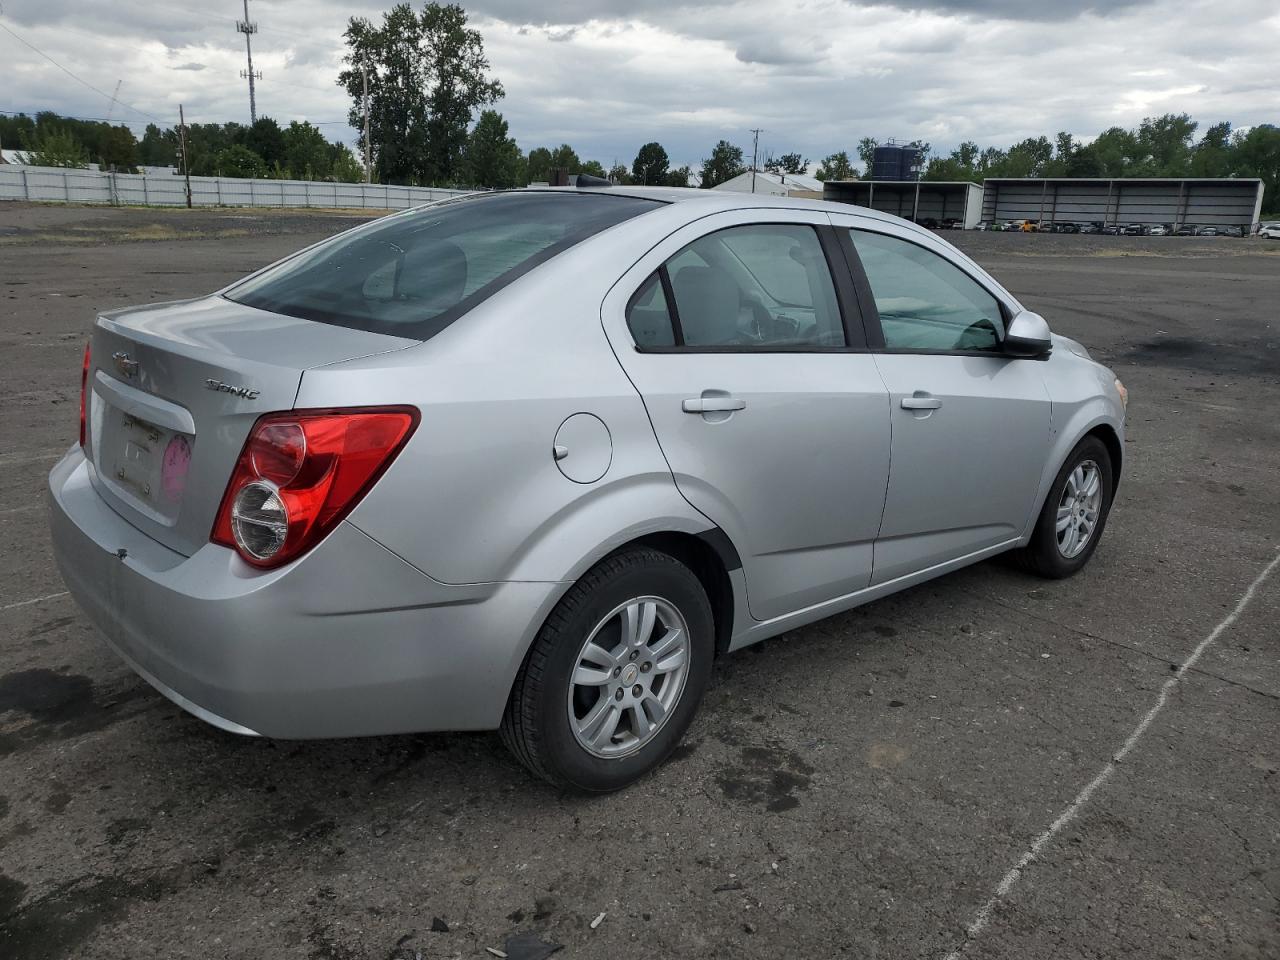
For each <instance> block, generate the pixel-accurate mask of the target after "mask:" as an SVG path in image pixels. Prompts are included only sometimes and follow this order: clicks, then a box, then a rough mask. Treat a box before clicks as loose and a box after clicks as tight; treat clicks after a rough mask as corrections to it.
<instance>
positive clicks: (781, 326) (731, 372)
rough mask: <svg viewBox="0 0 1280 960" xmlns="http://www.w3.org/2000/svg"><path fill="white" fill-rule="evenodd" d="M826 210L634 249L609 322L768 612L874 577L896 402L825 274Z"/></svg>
mask: <svg viewBox="0 0 1280 960" xmlns="http://www.w3.org/2000/svg"><path fill="white" fill-rule="evenodd" d="M833 259H834V261H835V262H837V263H839V264H840V265H841V266H842V267H843V263H844V261H843V258H842V256H841V253H840V250H839V249H838V247H836V245H835V243H834V235H833V233H832V232H831V231H830V229H829V225H828V222H827V220H826V218H825V217H822V216H821V215H813V214H806V213H797V212H792V211H778V210H753V211H736V212H734V213H731V214H721V215H717V216H713V217H708V218H706V219H704V220H701V221H699V222H698V223H697V224H695V225H691V226H689V227H685V228H683V229H682V230H680V231H678V232H677V233H676V234H674V235H673V236H672V237H670V238H668V239H667V241H665V242H664V243H662V244H659V245H658V246H657V247H656V248H654V250H652V251H650V253H649V254H648V255H647V256H646V257H645V258H644V259H642V260H641V261H640V262H639V263H638V264H637V265H636V267H635V268H634V269H633V270H632V271H631V272H630V273H629V274H628V275H627V276H626V277H624V278H623V281H622V282H620V283H619V284H618V285H617V286H616V287H615V288H614V290H613V292H612V293H611V294H610V296H609V298H608V299H607V300H606V302H605V305H604V313H603V319H604V325H605V329H606V332H607V333H608V335H609V337H610V340H611V342H612V343H613V345H614V350H615V352H616V353H617V355H618V358H619V360H620V361H621V363H622V365H623V367H624V368H625V369H626V371H627V374H628V375H629V376H630V378H631V380H632V382H633V383H635V385H636V387H637V389H638V390H639V391H640V394H641V396H642V397H643V398H644V402H645V406H646V408H647V409H648V412H649V416H650V419H651V420H652V422H653V427H654V430H655V432H656V435H657V438H658V441H659V443H660V445H661V447H662V450H663V453H664V454H665V455H666V458H667V462H668V463H669V465H670V467H671V471H672V474H673V476H674V477H675V482H676V484H677V486H678V487H679V489H680V492H681V494H682V495H683V496H684V497H685V498H686V499H687V500H688V501H689V502H690V503H691V504H693V506H694V507H696V508H697V509H698V510H699V511H700V512H701V513H703V514H704V515H705V516H706V517H707V518H708V519H709V520H711V521H712V522H713V523H715V524H716V525H717V526H719V527H720V528H721V529H722V530H724V532H725V533H726V534H727V535H728V536H729V538H730V539H731V540H732V541H733V543H734V545H735V546H736V547H737V549H738V552H739V554H740V555H741V557H742V561H743V568H744V573H745V575H746V581H747V601H748V606H749V608H750V610H751V613H752V616H754V617H755V618H756V619H758V620H768V619H772V618H774V617H778V616H782V615H784V614H787V613H791V612H793V611H796V610H800V609H803V608H804V607H807V606H811V605H813V604H816V603H821V602H823V601H825V600H830V599H832V598H834V597H838V596H842V595H844V594H848V593H852V592H854V591H856V590H859V589H862V588H863V587H866V586H867V585H868V583H869V582H870V580H871V570H872V566H871V563H872V549H873V543H874V540H875V536H876V533H877V531H878V529H879V526H880V514H881V510H882V507H883V504H884V493H885V484H886V480H887V476H888V468H889V408H888V396H887V393H886V391H885V387H884V383H883V382H882V381H881V379H880V375H879V373H878V372H877V370H876V367H875V361H874V359H873V358H872V357H871V356H870V355H869V354H868V353H866V352H854V350H855V348H861V347H862V346H863V345H862V344H861V343H853V344H851V343H850V338H860V337H861V336H862V327H861V324H860V323H859V322H858V321H857V319H856V317H854V318H851V320H852V322H850V323H846V320H845V317H846V314H847V313H848V311H849V310H856V305H854V304H851V303H845V302H844V300H845V298H843V297H842V296H841V295H840V294H838V293H837V290H836V286H835V284H834V283H833V277H832V273H831V270H830V263H831V262H832V260H833Z"/></svg>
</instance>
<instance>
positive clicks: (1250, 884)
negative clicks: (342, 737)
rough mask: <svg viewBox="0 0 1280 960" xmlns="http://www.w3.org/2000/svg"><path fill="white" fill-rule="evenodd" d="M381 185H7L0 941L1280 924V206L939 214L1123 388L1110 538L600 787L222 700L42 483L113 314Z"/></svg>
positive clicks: (777, 944)
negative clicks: (198, 193) (123, 614)
mask: <svg viewBox="0 0 1280 960" xmlns="http://www.w3.org/2000/svg"><path fill="white" fill-rule="evenodd" d="M359 216H360V215H358V214H351V213H341V212H321V213H316V212H309V213H305V214H304V213H287V212H279V213H277V212H274V211H266V212H264V211H256V210H255V211H194V212H189V211H185V210H182V211H157V210H119V209H104V208H94V209H86V208H75V207H55V206H48V207H40V206H34V205H19V204H5V205H2V206H0V304H2V305H0V356H3V357H4V358H5V361H6V364H7V367H8V369H9V373H8V374H7V375H6V378H5V383H4V392H3V398H4V403H3V404H2V405H0V527H2V528H3V531H4V539H3V542H4V544H5V546H6V547H7V549H6V550H5V551H4V553H3V558H2V559H0V957H3V958H6V960H9V958H13V960H28V958H32V960H34V958H46V957H49V958H52V957H80V956H92V957H94V958H97V960H110V958H131V960H132V958H150V957H165V958H173V957H192V958H211V957H228V958H245V960H248V958H261V957H265V956H271V957H276V958H293V957H300V958H321V960H324V958H329V960H353V958H379V960H386V958H391V960H395V958H416V957H418V956H419V955H420V956H421V957H424V958H446V957H481V958H488V957H489V956H491V954H489V953H486V952H485V948H486V947H494V948H500V949H507V950H508V952H509V954H510V956H511V957H512V958H520V957H524V958H527V957H530V956H540V955H542V954H540V953H538V952H536V951H533V952H531V951H530V950H528V949H526V948H525V947H522V946H521V941H520V940H518V939H515V940H510V941H509V939H508V938H509V937H512V936H513V935H516V934H527V935H531V936H532V937H534V938H535V939H537V940H540V941H545V942H550V943H556V944H562V945H563V950H562V951H561V952H560V953H559V954H557V956H558V957H582V958H599V957H617V958H624V957H625V958H631V957H637V958H642V957H643V958H649V957H653V958H659V957H677V956H678V957H699V958H702V957H717V958H777V957H823V958H825V957H832V956H849V957H856V958H859V960H873V958H894V960H897V958H916V957H920V958H937V960H942V958H943V957H946V956H948V955H949V954H951V953H952V951H957V950H958V951H961V953H962V955H963V956H964V957H966V958H975V957H983V958H996V957H999V958H1009V960H1026V958H1029V957H1037V958H1039V957H1071V958H1075V957H1119V956H1134V957H1141V958H1144V960H1148V958H1157V957H1170V958H1192V957H1195V958H1200V957H1203V958H1215V960H1216V958H1223V957H1230V958H1236V960H1246V958H1249V960H1263V958H1275V957H1277V956H1280V776H1278V775H1277V773H1278V771H1280V630H1277V624H1278V623H1280V571H1278V572H1277V574H1276V575H1275V576H1273V577H1271V578H1270V579H1267V580H1265V581H1263V582H1262V583H1261V584H1260V585H1259V586H1258V587H1257V588H1256V591H1255V592H1254V594H1253V595H1252V599H1251V600H1250V602H1249V603H1248V604H1247V605H1246V606H1244V607H1243V609H1242V610H1241V612H1240V613H1239V615H1238V617H1237V618H1236V619H1234V620H1233V621H1231V622H1230V623H1229V624H1228V625H1227V626H1226V627H1225V628H1224V629H1222V630H1220V631H1218V632H1217V634H1216V635H1214V631H1215V628H1216V627H1218V625H1220V624H1221V623H1223V621H1224V618H1228V617H1229V615H1230V614H1232V612H1233V610H1234V609H1236V607H1237V601H1238V600H1239V599H1240V598H1241V597H1242V595H1243V594H1244V593H1245V591H1246V588H1248V586H1249V585H1250V584H1251V583H1252V582H1254V581H1255V579H1256V578H1258V577H1259V575H1260V574H1261V573H1262V571H1263V570H1264V568H1265V567H1266V566H1267V564H1268V563H1269V562H1270V561H1271V560H1272V558H1274V557H1275V556H1276V553H1277V550H1278V549H1280V499H1278V498H1277V497H1276V496H1275V485H1276V478H1277V476H1280V423H1278V422H1277V420H1276V418H1275V417H1273V416H1271V415H1270V413H1271V412H1272V411H1275V410H1276V409H1280V355H1278V340H1280V338H1278V336H1277V330H1276V325H1277V322H1280V321H1278V314H1277V309H1276V305H1277V303H1278V302H1280V258H1277V256H1276V253H1277V252H1280V244H1275V245H1272V246H1270V247H1268V246H1266V245H1265V243H1264V242H1262V241H1257V240H1233V239H1225V238H1224V239H1204V240H1199V239H1184V238H1123V237H1122V238H1117V237H1076V236H1036V235H1027V236H1023V235H1011V234H978V233H967V234H958V233H957V234H948V235H946V236H947V239H950V240H952V241H953V242H957V243H958V244H959V245H960V246H961V247H963V248H965V249H966V250H968V251H969V252H970V253H971V254H972V255H973V256H975V257H976V258H977V259H978V260H979V261H980V262H982V263H983V264H984V265H985V266H986V267H987V268H988V269H990V270H991V271H992V272H993V273H994V274H995V275H996V276H997V277H998V278H1000V279H1001V281H1002V282H1003V283H1005V284H1006V285H1007V286H1008V287H1009V288H1010V289H1012V290H1013V291H1014V292H1015V293H1016V294H1017V295H1018V296H1019V297H1020V298H1022V299H1023V300H1024V301H1025V302H1026V303H1027V305H1028V306H1030V307H1031V308H1033V309H1036V310H1039V311H1041V312H1042V313H1044V315H1045V316H1046V317H1047V318H1048V319H1049V321H1050V323H1051V325H1052V326H1053V327H1054V328H1055V329H1056V330H1059V331H1060V332H1063V333H1066V334H1068V335H1070V336H1073V337H1076V338H1077V339H1079V340H1081V341H1083V342H1084V343H1085V344H1087V345H1088V346H1089V347H1090V348H1091V349H1092V350H1093V351H1094V353H1095V356H1097V357H1098V358H1099V359H1101V360H1102V361H1104V362H1106V363H1108V364H1110V365H1112V366H1113V367H1114V368H1115V369H1116V371H1117V373H1118V374H1119V375H1120V376H1121V377H1122V378H1123V379H1124V380H1125V382H1126V383H1127V384H1128V386H1129V389H1130V391H1131V395H1132V398H1133V399H1132V403H1131V406H1130V423H1129V437H1128V439H1129V444H1128V450H1127V460H1126V464H1125V478H1124V482H1123V484H1122V486H1121V490H1120V495H1119V499H1118V502H1117V504H1116V507H1115V511H1114V513H1113V515H1112V518H1111V521H1110V523H1109V525H1108V528H1107V534H1106V538H1105V540H1104V541H1103V543H1102V544H1101V546H1100V549H1099V551H1098V553H1097V555H1096V556H1095V558H1094V560H1093V562H1092V563H1091V564H1090V566H1089V567H1088V568H1087V569H1086V570H1085V571H1084V572H1083V573H1082V574H1081V575H1079V576H1077V577H1076V578H1074V579H1072V580H1070V581H1065V582H1054V583H1050V582H1045V581H1041V580H1036V579H1032V578H1029V577H1027V576H1025V575H1023V574H1021V573H1018V572H1016V571H1014V570H1012V569H1010V568H1009V567H1007V566H1005V565H1003V564H1001V563H984V564H980V565H978V566H975V567H972V568H969V569H967V570H965V571H962V572H960V573H957V574H953V575H951V576H949V577H946V578H943V579H940V580H937V581H934V582H932V583H930V584H927V585H925V586H922V587H918V588H916V589H914V590H911V591H909V592H907V593H904V594H900V595H898V596H896V597H892V598H889V599H886V600H882V601H879V602H876V603H874V604H871V605H868V606H866V607H863V608H860V609H858V610H856V611H853V612H850V613H847V614H844V615H841V616H838V617H834V618H832V619H829V620H826V621H823V622H821V623H818V624H815V625H813V626H811V627H808V628H805V629H802V630H798V631H795V632H793V633H791V634H788V635H786V636H783V637H779V638H777V639H775V640H771V641H768V642H766V643H765V644H762V645H760V646H758V647H755V648H752V649H750V650H747V651H744V652H742V653H740V654H737V655H735V656H732V657H728V658H725V659H724V660H722V661H721V662H720V663H719V664H718V665H717V668H716V670H715V675H714V680H713V686H712V689H711V690H710V692H709V694H708V696H707V698H706V701H705V703H704V705H703V708H702V711H701V714H700V717H699V719H698V720H697V721H695V723H694V726H693V729H692V731H691V732H690V735H689V737H688V739H687V741H686V743H685V744H684V745H683V746H682V747H681V748H680V750H679V752H678V754H677V755H676V757H675V758H674V759H673V760H672V761H671V762H670V763H668V764H667V765H665V766H664V767H663V768H662V769H661V770H659V771H658V772H657V773H656V774H655V775H654V776H651V777H649V778H648V779H646V780H645V781H643V782H642V783H640V784H639V785H637V786H636V787H634V788H633V789H631V790H628V791H626V792H624V793H621V794H617V795H614V796H608V797H601V798H592V799H583V798H580V797H576V796H565V795H561V794H559V793H557V792H555V791H554V790H552V789H550V788H548V787H546V786H544V785H542V784H540V783H537V782H534V781H532V780H531V779H529V777H527V776H526V775H525V774H524V772H523V771H522V770H521V769H520V768H519V767H517V766H516V765H515V763H514V762H513V761H512V760H511V759H510V758H509V757H508V756H507V755H506V754H505V752H504V751H503V750H502V748H501V746H500V745H499V744H498V743H497V740H496V737H494V736H491V735H452V736H443V735H423V736H404V737H387V738H377V739H368V740H346V741H332V742H313V743H288V742H272V741H260V740H258V741H255V740H243V739H238V738H235V737H232V736H230V735H227V734H223V733H221V732H219V731H217V730H214V729H212V728H210V727H208V726H205V725H204V724H202V723H200V722H199V721H197V720H194V719H192V718H191V717H188V716H187V715H185V714H183V713H182V712H181V711H179V710H177V709H176V708H175V707H173V706H172V705H171V704H170V703H169V702H168V701H167V700H164V699H163V698H162V697H160V696H159V695H158V694H156V693H154V692H153V691H152V690H151V689H150V688H149V687H148V686H147V685H146V684H144V683H143V682H142V681H140V680H138V679H137V678H136V677H135V676H134V675H133V674H132V673H131V672H130V671H129V670H128V669H127V668H125V667H124V666H123V665H122V664H121V663H120V662H119V661H118V660H117V659H116V658H115V657H114V655H113V654H111V652H110V651H109V650H108V649H107V648H106V647H105V646H104V645H103V643H102V642H101V641H100V640H99V639H98V638H97V636H96V635H95V633H94V631H93V629H92V628H91V627H90V626H89V625H88V623H87V622H86V621H85V619H84V618H83V617H82V616H81V615H80V613H79V611H78V610H77V608H76V606H75V604H74V603H73V602H72V601H71V600H70V599H69V598H68V597H67V596H66V595H65V594H64V593H63V590H64V588H63V586H62V583H61V581H60V579H59V577H58V574H57V572H56V570H55V569H54V566H53V562H52V558H51V555H50V547H49V542H48V536H47V533H46V520H45V507H44V504H43V490H44V483H45V475H46V473H47V472H48V469H49V467H50V466H51V465H52V463H53V461H54V460H55V459H56V458H57V457H58V456H59V455H60V453H61V451H62V450H63V449H65V448H66V446H67V445H68V444H70V443H71V442H73V440H74V437H75V433H76V403H77V395H78V388H79V382H78V377H79V363H80V353H81V349H82V345H83V341H84V337H85V333H86V330H87V328H88V327H89V325H90V323H91V322H92V319H93V316H94V314H95V311H97V310H101V309H106V308H109V307H114V306H120V305H124V304H130V303H139V302H144V301H148V300H160V299H169V298H174V297H180V296H190V295H194V294H199V293H202V292H205V291H208V290H211V289H214V288H215V287H217V286H220V285H222V284H223V283H225V282H227V281H229V280H231V279H233V278H235V277H236V276H238V275H241V274H243V273H246V272H248V271H249V270H251V269H253V268H255V267H257V266H259V265H261V264H263V263H265V262H267V261H270V260H272V259H274V258H276V257H278V256H281V255H283V254H285V253H287V252H289V251H291V250H294V249H296V248H298V247H299V246H301V245H303V244H305V243H308V242H310V241H312V240H314V239H319V238H320V237H322V236H324V235H326V234H328V233H330V232H332V231H334V230H336V229H340V228H342V227H344V226H348V225H350V224H352V223H354V222H356V219H358V217H359ZM179 628H180V625H179ZM1211 635H1214V636H1213V642H1212V643H1211V644H1210V645H1208V646H1207V647H1206V648H1205V649H1204V652H1203V656H1202V657H1201V658H1200V659H1199V660H1198V662H1197V663H1196V664H1195V665H1194V667H1192V668H1190V669H1187V670H1186V671H1184V672H1183V673H1181V674H1177V673H1175V671H1176V670H1177V668H1178V666H1179V665H1180V664H1182V663H1184V662H1185V661H1186V660H1187V658H1188V657H1189V655H1191V654H1192V652H1193V651H1194V650H1195V649H1196V648H1197V646H1198V645H1199V644H1201V642H1202V641H1204V640H1205V639H1206V638H1208V637H1210V636H1211ZM1175 676H1177V677H1178V678H1179V679H1178V682H1176V683H1175V684H1174V685H1173V686H1172V687H1171V688H1170V689H1168V690H1167V691H1166V690H1165V685H1166V681H1168V680H1169V679H1170V678H1171V677H1175ZM1162 691H1165V693H1164V694H1162ZM1162 695H1164V696H1166V698H1167V699H1166V700H1165V701H1164V702H1165V705H1164V707H1163V709H1162V710H1161V711H1160V712H1159V713H1158V714H1157V715H1156V716H1155V718H1154V719H1153V720H1152V721H1151V722H1150V724H1149V725H1148V726H1146V727H1145V728H1143V735H1142V737H1141V739H1140V740H1138V741H1137V743H1136V745H1135V746H1133V748H1132V749H1131V750H1130V751H1129V752H1127V753H1125V754H1124V756H1123V760H1122V762H1120V763H1119V764H1110V763H1109V761H1110V760H1111V758H1112V757H1113V756H1115V755H1116V754H1117V752H1118V751H1120V750H1121V749H1122V745H1123V744H1124V743H1125V741H1126V739H1127V738H1129V737H1130V736H1131V735H1132V734H1133V733H1134V732H1135V730H1136V729H1138V728H1139V725H1140V724H1141V723H1142V722H1143V720H1144V717H1146V716H1147V715H1148V712H1149V711H1150V710H1151V709H1152V708H1153V706H1155V705H1156V704H1157V703H1158V702H1160V698H1161V697H1162ZM1100 776H1101V777H1102V779H1101V781H1100V782H1099V781H1098V778H1099V777H1100ZM1090 784H1095V786H1094V788H1093V789H1091V790H1086V788H1088V786H1089V785H1090ZM1082 791H1086V792H1087V796H1086V797H1085V801H1086V802H1084V803H1082V804H1081V805H1079V806H1078V807H1073V806H1072V805H1073V803H1075V802H1076V801H1077V800H1078V799H1079V797H1080V795H1081V792H1082ZM1069 809H1070V810H1072V811H1073V814H1074V815H1073V816H1072V817H1070V818H1069V819H1068V820H1067V822H1065V824H1064V825H1062V826H1061V828H1060V829H1058V830H1056V831H1054V832H1053V834H1052V836H1051V837H1050V838H1049V839H1048V840H1047V841H1046V842H1045V843H1043V845H1041V846H1040V847H1038V848H1037V857H1036V858H1035V859H1034V861H1032V862H1030V863H1028V864H1027V865H1026V866H1025V869H1023V870H1022V871H1021V872H1020V873H1019V874H1018V875H1017V876H1016V878H1015V880H1014V881H1013V882H1011V883H1009V884H1007V886H1005V888H1004V892H1003V893H1001V894H1000V895H999V896H997V890H998V888H1001V887H1002V881H1006V880H1007V879H1008V877H1009V875H1010V874H1009V872H1010V870H1011V869H1012V868H1014V867H1015V865H1017V864H1018V863H1019V861H1020V860H1021V859H1022V858H1023V857H1024V855H1025V854H1026V853H1027V851H1028V850H1029V849H1030V848H1031V846H1032V844H1033V843H1035V841H1036V839H1037V838H1038V837H1041V836H1042V835H1043V834H1044V833H1045V831H1047V830H1049V829H1050V827H1051V824H1053V823H1054V821H1055V819H1057V818H1059V817H1060V816H1061V815H1062V814H1063V813H1064V811H1067V810H1069ZM993 897H994V900H993ZM602 913H603V914H604V915H605V916H604V919H603V920H602V921H601V922H600V923H598V924H596V925H595V926H594V927H593V921H595V920H596V919H597V918H598V917H599V915H600V914H602ZM975 919H980V921H981V922H980V923H978V925H977V928H976V931H975V932H973V933H972V934H969V933H966V930H968V929H970V928H972V927H974V924H975ZM525 942H526V943H527V942H528V941H527V940H526V941H525ZM508 945H509V946H508Z"/></svg>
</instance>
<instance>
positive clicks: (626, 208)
mask: <svg viewBox="0 0 1280 960" xmlns="http://www.w3.org/2000/svg"><path fill="white" fill-rule="evenodd" d="M661 205H662V204H660V203H659V202H657V201H653V200H645V199H640V198H637V197H626V196H618V195H610V194H607V193H558V192H557V193H552V192H546V193H537V192H528V193H521V192H515V193H496V194H489V195H482V196H477V197H468V198H466V199H462V200H456V201H450V202H448V203H443V204H437V205H432V206H428V207H423V208H421V209H418V210H414V211H411V212H409V213H404V214H400V215H397V216H394V217H387V218H386V219H383V220H377V221H374V222H373V223H370V224H367V225H365V226H363V227H358V228H356V229H355V230H350V231H347V232H346V233H342V234H339V235H338V236H336V237H334V238H333V239H332V240H329V241H326V242H325V243H322V244H320V245H319V246H317V247H315V248H314V249H312V250H308V251H306V252H304V253H301V254H299V255H298V256H296V257H291V258H290V259H288V260H286V261H284V262H283V263H280V264H277V265H276V266H274V267H271V268H269V269H268V270H265V271H264V272H262V273H260V274H258V275H257V276H255V277H250V278H249V279H248V280H245V281H244V282H243V283H240V284H238V285H237V286H235V287H233V288H232V289H231V290H230V291H228V292H227V294H226V295H227V297H228V298H230V299H231V300H234V301H236V302H237V303H243V304H246V305H247V306H251V307H258V308H260V309H262V310H269V311H271V312H273V313H283V314H286V315H288V316H293V317H302V318H303V319H306V320H315V321H317V322H320V323H332V324H337V325H338V326H344V327H353V328H355V329H357V330H368V331H371V332H374V333H387V334H391V335H392V336H398V337H409V338H412V339H417V340H426V339H428V338H430V337H432V336H434V335H435V334H436V333H438V332H439V331H440V330H442V329H444V327H446V326H447V325H448V324H449V323H451V322H452V321H453V320H455V319H457V318H458V317H460V316H462V314H464V313H466V312H467V311H468V310H470V309H471V308H472V307H474V306H476V304H478V303H480V302H481V301H482V300H484V299H485V298H486V297H488V296H489V295H491V294H492V293H494V292H496V291H497V290H498V289H500V288H501V287H502V286H503V285H505V284H506V283H509V282H510V281H512V280H514V279H515V278H516V277H519V276H521V275H522V274H524V273H526V272H528V271H529V270H531V269H532V268H533V267H535V266H537V265H538V264H539V263H542V262H543V261H544V260H547V259H548V258H550V257H552V256H555V255H556V254H557V253H560V252H562V251H563V250H566V249H568V248H569V247H571V246H573V245H574V244H576V243H580V242H581V241H583V240H585V239H586V238H588V237H590V236H592V235H593V234H596V233H599V232H600V231H601V230H604V229H607V228H608V227H612V226H614V225H616V224H618V223H621V222H622V221H624V220H629V219H630V218H632V217H635V216H638V215H639V214H642V213H646V212H648V211H650V210H653V209H655V208H656V207H658V206H661Z"/></svg>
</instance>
